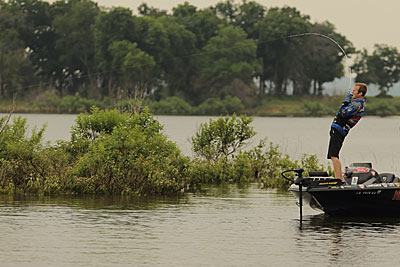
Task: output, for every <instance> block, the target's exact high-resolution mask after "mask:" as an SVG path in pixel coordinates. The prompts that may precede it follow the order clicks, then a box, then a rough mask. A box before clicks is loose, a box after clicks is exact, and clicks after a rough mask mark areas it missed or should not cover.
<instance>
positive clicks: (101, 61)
mask: <svg viewBox="0 0 400 267" xmlns="http://www.w3.org/2000/svg"><path fill="white" fill-rule="evenodd" d="M134 29H135V21H134V17H133V16H132V11H131V10H129V9H127V8H121V7H117V8H113V9H111V10H110V11H109V12H102V13H100V15H99V16H98V17H97V20H96V23H95V25H94V36H95V58H96V62H97V64H98V70H99V73H100V74H99V75H98V79H99V80H100V81H101V87H102V92H101V93H102V95H104V96H110V97H112V96H114V95H113V94H114V93H115V90H114V87H115V86H114V85H113V82H114V79H113V72H112V70H111V63H112V60H113V58H112V55H111V53H110V50H109V47H110V45H111V44H112V43H114V42H117V41H124V40H127V41H129V42H134V33H133V31H134Z"/></svg>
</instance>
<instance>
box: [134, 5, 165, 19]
mask: <svg viewBox="0 0 400 267" xmlns="http://www.w3.org/2000/svg"><path fill="white" fill-rule="evenodd" d="M137 9H138V11H139V14H140V15H143V16H150V17H161V16H166V15H167V11H165V10H160V9H158V8H155V7H149V6H148V5H147V4H146V3H142V4H141V5H139V7H138V8H137Z"/></svg>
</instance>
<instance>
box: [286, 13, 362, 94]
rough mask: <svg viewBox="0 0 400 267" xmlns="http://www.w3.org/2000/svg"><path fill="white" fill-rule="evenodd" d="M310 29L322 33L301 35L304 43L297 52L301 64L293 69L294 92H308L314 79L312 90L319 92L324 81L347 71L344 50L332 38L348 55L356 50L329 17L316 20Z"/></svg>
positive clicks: (340, 75)
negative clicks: (325, 19) (326, 19)
mask: <svg viewBox="0 0 400 267" xmlns="http://www.w3.org/2000/svg"><path fill="white" fill-rule="evenodd" d="M311 32H312V33H318V34H321V35H307V36H304V37H302V38H304V43H303V45H302V46H301V47H300V49H299V53H298V56H299V58H300V61H295V63H298V65H296V67H295V68H294V70H293V73H292V79H293V84H294V94H309V93H310V87H311V83H312V85H313V86H312V87H313V91H312V93H313V94H314V95H317V94H318V95H320V94H322V91H323V84H324V83H326V82H331V81H333V80H334V79H335V78H340V77H342V76H343V74H344V71H348V70H347V69H346V70H344V68H343V61H345V63H346V66H348V64H349V62H348V60H347V58H346V57H345V54H344V53H343V51H342V50H341V49H340V48H339V47H338V46H337V44H335V43H334V42H333V41H331V40H329V38H331V39H333V40H335V41H336V42H337V43H338V44H339V45H340V47H341V48H342V49H343V50H344V51H345V53H346V55H347V56H350V55H351V54H352V53H354V52H355V49H354V47H353V45H352V43H351V42H350V41H348V40H347V39H346V37H344V36H343V35H341V34H339V33H337V32H336V29H335V26H334V25H333V24H331V23H329V22H327V21H326V22H323V23H314V24H313V25H312V28H311ZM325 36H326V37H325Z"/></svg>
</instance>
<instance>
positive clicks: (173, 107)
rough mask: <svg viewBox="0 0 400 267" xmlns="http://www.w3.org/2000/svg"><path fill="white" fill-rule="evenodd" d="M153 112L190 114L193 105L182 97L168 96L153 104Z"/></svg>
mask: <svg viewBox="0 0 400 267" xmlns="http://www.w3.org/2000/svg"><path fill="white" fill-rule="evenodd" d="M151 109H152V112H153V113H154V114H160V115H190V114H192V107H191V106H190V105H189V104H188V103H187V102H186V101H185V100H183V99H182V98H180V97H177V96H172V97H168V98H166V99H163V100H161V101H159V102H154V103H153V104H152V105H151Z"/></svg>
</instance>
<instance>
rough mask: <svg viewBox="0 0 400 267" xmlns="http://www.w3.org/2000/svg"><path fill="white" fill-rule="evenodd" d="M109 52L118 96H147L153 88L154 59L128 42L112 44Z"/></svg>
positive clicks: (134, 44)
mask: <svg viewBox="0 0 400 267" xmlns="http://www.w3.org/2000/svg"><path fill="white" fill-rule="evenodd" d="M109 50H110V54H111V56H112V62H111V70H112V74H113V76H114V77H115V78H116V79H115V81H114V83H113V85H114V86H115V89H116V90H117V94H120V95H122V96H125V97H127V96H134V95H137V94H138V93H139V94H141V95H145V94H147V93H148V92H149V90H150V89H151V88H152V85H151V84H152V78H153V74H152V72H153V69H154V67H155V62H154V59H153V57H152V56H150V55H149V54H147V53H146V52H144V51H142V50H140V49H139V48H137V44H136V43H131V42H129V41H126V40H125V41H116V42H114V43H112V44H111V45H110V47H109Z"/></svg>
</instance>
